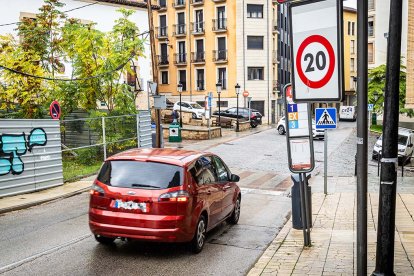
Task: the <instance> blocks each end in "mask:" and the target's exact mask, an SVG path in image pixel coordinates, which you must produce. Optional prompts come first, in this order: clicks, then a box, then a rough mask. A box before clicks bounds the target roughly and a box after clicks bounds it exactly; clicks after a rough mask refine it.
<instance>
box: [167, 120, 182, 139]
mask: <svg viewBox="0 0 414 276" xmlns="http://www.w3.org/2000/svg"><path fill="white" fill-rule="evenodd" d="M168 129H169V136H168V141H169V142H181V141H182V138H181V127H180V125H179V124H178V123H172V124H171V125H170V126H169V128H168Z"/></svg>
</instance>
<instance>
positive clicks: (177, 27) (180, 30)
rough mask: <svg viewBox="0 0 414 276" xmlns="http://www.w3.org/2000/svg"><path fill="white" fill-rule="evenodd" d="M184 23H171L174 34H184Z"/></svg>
mask: <svg viewBox="0 0 414 276" xmlns="http://www.w3.org/2000/svg"><path fill="white" fill-rule="evenodd" d="M185 26H186V24H177V25H173V27H174V32H173V35H174V36H185V35H186V27H185Z"/></svg>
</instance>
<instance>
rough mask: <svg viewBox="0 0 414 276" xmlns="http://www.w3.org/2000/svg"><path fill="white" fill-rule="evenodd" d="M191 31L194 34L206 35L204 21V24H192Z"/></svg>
mask: <svg viewBox="0 0 414 276" xmlns="http://www.w3.org/2000/svg"><path fill="white" fill-rule="evenodd" d="M191 30H192V32H193V34H204V21H202V22H192V23H191Z"/></svg>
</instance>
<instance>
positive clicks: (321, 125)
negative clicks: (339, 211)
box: [315, 108, 337, 195]
mask: <svg viewBox="0 0 414 276" xmlns="http://www.w3.org/2000/svg"><path fill="white" fill-rule="evenodd" d="M315 121H316V126H315V127H316V129H324V130H325V133H324V145H323V148H324V153H323V172H324V175H323V192H324V194H325V195H326V194H328V129H332V128H336V122H337V117H336V108H316V109H315Z"/></svg>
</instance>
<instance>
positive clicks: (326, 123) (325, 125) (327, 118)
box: [315, 107, 336, 129]
mask: <svg viewBox="0 0 414 276" xmlns="http://www.w3.org/2000/svg"><path fill="white" fill-rule="evenodd" d="M315 121H316V129H332V128H336V108H334V107H329V108H316V109H315Z"/></svg>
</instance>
